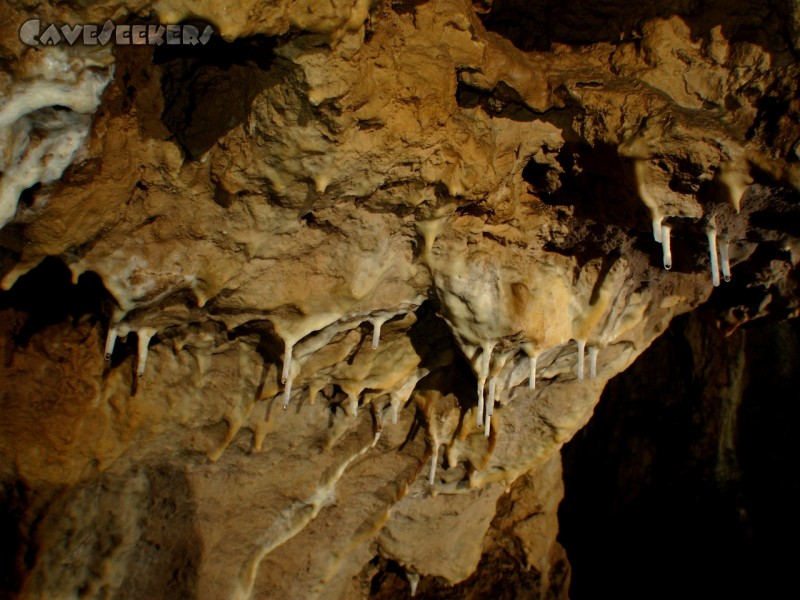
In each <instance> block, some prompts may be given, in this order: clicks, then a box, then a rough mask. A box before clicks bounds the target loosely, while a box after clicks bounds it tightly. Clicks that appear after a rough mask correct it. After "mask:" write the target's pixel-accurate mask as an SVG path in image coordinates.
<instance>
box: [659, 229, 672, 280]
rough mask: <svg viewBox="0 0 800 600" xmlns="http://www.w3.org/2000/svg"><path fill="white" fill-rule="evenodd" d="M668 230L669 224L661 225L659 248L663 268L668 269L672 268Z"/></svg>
mask: <svg viewBox="0 0 800 600" xmlns="http://www.w3.org/2000/svg"><path fill="white" fill-rule="evenodd" d="M670 231H671V228H670V226H669V225H663V226H662V227H661V250H662V254H663V261H664V268H665V269H666V270H667V271H669V270H670V269H671V268H672V249H671V248H670Z"/></svg>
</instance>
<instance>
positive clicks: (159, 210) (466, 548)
mask: <svg viewBox="0 0 800 600" xmlns="http://www.w3.org/2000/svg"><path fill="white" fill-rule="evenodd" d="M0 11H2V12H1V13H0V31H1V32H2V34H3V35H2V36H0V62H1V63H2V64H1V65H0V67H2V69H0V71H1V73H0V77H1V79H0V85H2V91H3V96H2V104H0V139H2V164H0V167H2V179H0V222H2V225H3V228H2V229H0V277H1V278H2V279H1V280H0V285H1V287H2V289H3V291H2V292H0V311H1V312H2V317H1V318H0V332H1V335H0V340H1V343H2V356H3V361H2V365H0V374H1V376H2V381H3V382H4V385H3V387H2V390H0V394H2V407H3V411H4V420H3V425H2V429H0V452H1V453H2V457H3V460H2V463H1V465H2V466H0V482H2V486H1V487H0V489H2V506H3V507H4V508H3V515H4V516H3V518H2V528H3V531H4V532H6V533H7V535H6V536H5V539H6V540H8V542H7V543H6V545H5V546H4V548H3V550H2V552H3V556H4V558H5V559H6V560H5V561H4V564H5V565H8V566H7V567H5V568H4V570H3V572H2V574H1V578H0V584H2V586H3V589H4V591H5V593H7V594H8V595H10V596H11V597H24V598H49V597H65V598H72V597H82V598H83V597H86V598H95V597H98V598H99V597H102V598H138V597H144V596H148V595H156V594H161V595H162V596H163V597H175V598H186V597H194V598H198V599H200V598H214V599H217V598H267V597H275V596H280V595H282V596H286V597H298V598H299V597H302V598H313V597H325V598H336V597H341V598H345V597H347V598H353V597H367V596H369V595H375V596H381V595H386V596H387V597H388V596H391V595H392V594H395V593H403V594H405V593H407V591H408V590H409V589H410V588H411V587H412V585H414V586H415V591H417V592H419V594H420V595H423V594H426V595H430V596H431V597H455V596H452V594H462V595H465V597H466V595H468V594H475V595H479V594H481V593H487V592H485V590H489V589H491V590H495V591H498V593H499V590H501V589H502V590H505V592H503V593H507V594H508V595H509V596H508V597H511V596H512V595H514V594H519V593H520V590H522V589H526V590H528V591H529V593H530V594H532V595H536V596H541V597H553V598H560V597H564V594H566V589H567V585H568V581H569V567H568V564H567V562H566V560H565V558H564V555H563V550H562V549H561V548H560V546H559V545H558V544H557V542H556V532H557V529H558V521H557V518H556V507H557V505H558V501H559V499H560V497H561V493H562V492H561V485H560V475H559V466H558V464H557V463H558V456H559V450H560V448H561V446H562V445H563V444H564V443H565V442H566V441H568V440H569V439H570V438H572V436H573V435H575V433H576V432H577V431H578V430H580V429H581V427H583V426H584V425H585V423H586V422H587V421H588V420H589V418H590V417H591V415H592V412H593V410H594V407H595V405H596V403H597V401H598V399H599V396H600V393H601V391H602V390H603V388H604V386H605V384H606V382H607V381H608V380H609V379H610V378H612V377H614V376H615V375H617V374H618V373H620V372H622V371H624V370H625V369H626V368H627V367H628V366H629V365H630V364H631V363H633V361H634V360H635V359H636V357H637V356H639V355H640V354H641V353H642V352H643V351H645V349H647V348H648V346H649V345H650V344H651V343H652V342H653V340H654V339H656V338H657V337H658V336H659V335H660V334H662V333H663V332H664V331H665V330H666V329H667V327H668V325H669V323H670V321H671V320H672V319H673V318H674V317H675V316H677V315H680V314H682V313H684V312H687V311H689V310H692V309H694V308H695V307H697V306H699V305H701V304H703V303H705V302H707V301H709V298H710V302H709V304H708V305H709V306H710V307H711V309H713V310H712V312H713V317H710V318H711V320H712V321H714V323H715V326H716V327H718V328H719V329H720V330H722V331H725V332H726V333H731V332H733V331H735V330H736V329H737V327H739V326H740V325H742V324H743V323H746V322H748V321H752V320H755V319H757V318H760V317H763V316H766V315H769V316H771V317H773V318H785V317H788V316H792V315H796V314H797V307H798V304H797V270H796V265H797V262H798V260H800V254H798V252H800V250H799V249H798V248H799V247H798V235H800V228H799V227H798V224H800V213H798V189H800V154H798V152H799V150H798V148H800V146H798V141H799V140H800V128H799V127H798V124H797V122H798V119H797V116H798V111H799V110H800V104H798V102H799V101H798V98H797V82H798V81H799V79H798V77H797V75H798V66H797V53H798V50H799V49H800V44H798V23H800V8H798V5H797V3H796V2H789V1H783V2H767V1H766V0H765V1H763V2H758V1H747V2H746V1H744V0H742V1H740V2H736V3H735V4H734V5H731V4H730V3H728V2H721V1H720V2H713V1H712V2H686V1H676V2H668V3H663V4H660V5H659V7H658V8H654V9H650V8H645V9H633V10H632V9H631V8H630V7H628V6H626V5H625V4H624V3H620V2H616V1H613V0H609V1H607V2H601V3H599V4H598V3H588V2H583V1H571V2H566V3H565V2H560V3H558V5H556V4H555V3H551V2H535V3H522V2H513V1H508V2H494V3H493V2H487V1H481V2H467V1H465V0H438V1H435V0H431V1H428V2H424V1H384V2H372V1H367V0H358V1H355V2H352V1H340V0H336V1H334V2H328V3H319V2H312V1H303V2H286V1H283V2H279V1H275V2H262V1H257V0H248V1H245V2H240V3H237V4H235V5H232V6H228V7H225V8H222V7H220V6H219V5H217V4H215V3H212V2H196V3H191V4H190V3H186V2H181V1H179V0H159V1H156V2H150V1H148V0H139V1H133V2H124V3H122V2H114V1H108V2H102V3H88V2H79V3H71V4H70V5H66V4H63V3H53V4H37V5H36V6H35V7H31V6H29V4H28V3H25V2H17V1H11V2H6V3H5V4H4V5H3V6H2V7H0ZM32 14H35V16H36V17H37V18H39V19H40V20H41V21H42V22H44V23H71V24H75V23H100V24H102V23H104V22H105V21H106V20H107V19H113V20H114V21H115V22H116V23H117V24H124V23H128V24H130V23H144V24H157V23H164V24H176V23H184V24H185V23H187V22H192V23H198V24H201V23H205V24H210V25H211V26H212V27H213V29H214V35H213V36H211V38H210V40H209V41H208V43H207V44H206V45H195V46H172V45H163V46H154V45H147V44H143V45H122V44H119V45H118V44H108V45H104V46H103V45H95V46H91V45H84V44H75V45H69V44H64V43H62V44H59V45H56V46H45V45H40V46H36V47H29V46H26V45H25V44H23V43H22V41H21V39H20V37H19V29H20V27H21V26H22V24H23V23H24V22H26V20H28V19H30V18H31V15H32ZM728 279H730V281H727V280H728ZM712 292H713V294H712ZM503 582H505V583H503ZM454 585H455V586H459V585H460V586H462V587H451V586H454ZM454 590H455V591H454ZM448 594H451V596H448ZM476 597H477V596H476Z"/></svg>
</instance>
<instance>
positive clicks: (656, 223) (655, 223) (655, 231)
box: [653, 217, 664, 244]
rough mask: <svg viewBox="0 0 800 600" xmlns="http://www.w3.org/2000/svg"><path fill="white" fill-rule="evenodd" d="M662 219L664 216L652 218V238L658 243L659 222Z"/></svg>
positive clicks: (659, 240)
mask: <svg viewBox="0 0 800 600" xmlns="http://www.w3.org/2000/svg"><path fill="white" fill-rule="evenodd" d="M663 220H664V217H658V218H656V219H653V239H654V240H655V241H657V242H658V243H659V244H660V243H661V239H662V238H661V234H662V230H661V222H662V221H663Z"/></svg>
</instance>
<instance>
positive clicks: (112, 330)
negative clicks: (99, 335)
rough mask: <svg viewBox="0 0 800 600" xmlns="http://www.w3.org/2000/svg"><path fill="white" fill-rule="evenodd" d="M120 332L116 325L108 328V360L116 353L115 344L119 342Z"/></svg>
mask: <svg viewBox="0 0 800 600" xmlns="http://www.w3.org/2000/svg"><path fill="white" fill-rule="evenodd" d="M118 333H119V332H118V330H117V328H116V327H109V328H108V335H106V348H105V357H106V360H111V356H112V355H113V354H114V346H115V345H116V343H117V334H118Z"/></svg>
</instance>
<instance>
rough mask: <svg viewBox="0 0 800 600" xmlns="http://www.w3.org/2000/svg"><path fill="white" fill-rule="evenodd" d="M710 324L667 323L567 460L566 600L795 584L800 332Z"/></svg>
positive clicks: (745, 591) (616, 383)
mask: <svg viewBox="0 0 800 600" xmlns="http://www.w3.org/2000/svg"><path fill="white" fill-rule="evenodd" d="M707 317H708V315H707V314H705V315H704V314H702V313H691V314H689V315H685V316H682V317H679V318H677V319H675V320H674V321H673V322H672V324H671V325H670V327H669V329H668V330H667V332H666V333H665V334H664V335H663V336H662V337H660V338H659V339H658V340H656V341H655V342H654V343H653V345H652V346H651V347H650V348H649V349H648V350H647V351H646V352H645V353H643V354H642V355H641V356H640V357H639V358H638V359H637V361H636V362H635V363H634V364H633V365H632V366H631V368H630V369H628V370H627V371H625V372H624V373H622V374H620V375H618V376H617V377H615V378H614V379H613V380H611V381H610V382H609V384H608V385H607V386H606V389H605V390H604V391H603V395H602V397H601V399H600V403H599V404H598V406H597V409H596V410H595V414H594V416H593V418H592V420H591V421H590V422H589V425H587V427H585V428H584V429H582V430H581V431H580V432H579V433H578V434H577V435H576V436H575V437H574V438H573V439H572V440H571V441H570V442H569V443H568V444H567V445H566V446H565V447H564V448H563V449H562V456H563V457H564V469H565V485H566V496H565V499H564V501H563V503H562V505H561V507H560V509H559V521H560V526H561V529H560V534H559V539H560V540H561V542H562V543H563V544H564V545H565V547H566V550H567V552H568V555H569V557H570V563H571V565H572V567H573V570H574V575H575V576H574V578H573V580H572V581H573V585H572V588H571V597H572V598H573V600H580V598H593V597H596V596H597V595H604V596H607V595H611V596H613V597H615V598H641V597H642V596H647V597H651V598H668V597H674V596H675V595H676V594H679V595H682V596H685V597H692V598H700V597H709V596H718V595H719V596H726V597H732V598H755V597H761V596H765V595H766V596H771V597H776V596H783V595H786V594H788V593H790V590H791V589H792V588H793V586H794V565H793V563H794V556H793V553H792V552H791V551H789V552H786V551H785V550H784V548H786V546H785V544H786V542H787V540H790V539H793V538H794V537H795V536H796V535H797V534H798V532H800V519H798V517H797V512H796V510H795V509H794V507H795V506H797V502H798V499H800V482H798V478H797V476H796V473H797V464H798V462H799V461H800V453H799V452H798V450H797V445H796V443H795V442H794V439H793V435H792V428H793V423H794V422H795V421H796V417H797V416H798V415H797V413H798V408H797V403H796V402H795V399H796V397H797V392H796V390H797V385H798V370H797V365H798V361H800V356H799V355H798V351H799V350H800V323H799V322H798V321H797V320H791V321H786V322H765V321H758V322H755V323H752V324H750V325H749V326H748V327H746V328H742V329H740V330H737V331H736V332H735V333H733V334H732V335H730V336H727V337H726V336H724V335H723V333H721V332H720V331H719V330H718V329H717V328H716V327H714V326H713V325H712V324H711V323H710V322H709V320H708V318H707ZM678 564H679V565H680V568H677V566H676V565H678Z"/></svg>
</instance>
